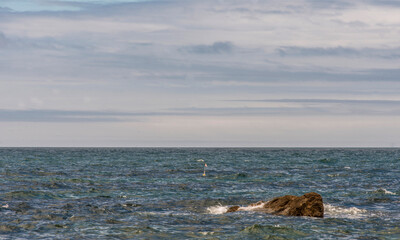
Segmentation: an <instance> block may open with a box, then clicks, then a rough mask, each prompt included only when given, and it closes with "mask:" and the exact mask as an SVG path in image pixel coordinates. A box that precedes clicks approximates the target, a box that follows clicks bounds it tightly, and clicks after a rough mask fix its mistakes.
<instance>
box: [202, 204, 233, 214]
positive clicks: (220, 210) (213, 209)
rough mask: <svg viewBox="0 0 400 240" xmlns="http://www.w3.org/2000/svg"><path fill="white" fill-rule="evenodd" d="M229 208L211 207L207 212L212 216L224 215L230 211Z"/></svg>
mask: <svg viewBox="0 0 400 240" xmlns="http://www.w3.org/2000/svg"><path fill="white" fill-rule="evenodd" d="M228 209H229V207H228V206H222V205H218V206H211V207H208V208H207V212H208V213H210V214H224V213H226V212H227V211H228Z"/></svg>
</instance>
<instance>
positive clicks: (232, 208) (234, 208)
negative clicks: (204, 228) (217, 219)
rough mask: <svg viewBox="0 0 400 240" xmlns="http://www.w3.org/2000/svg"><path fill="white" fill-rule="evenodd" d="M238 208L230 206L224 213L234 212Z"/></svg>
mask: <svg viewBox="0 0 400 240" xmlns="http://www.w3.org/2000/svg"><path fill="white" fill-rule="evenodd" d="M239 208H240V207H239V206H232V207H230V208H228V211H226V212H227V213H230V212H236V211H237V210H238V209H239Z"/></svg>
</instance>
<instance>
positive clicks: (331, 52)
mask: <svg viewBox="0 0 400 240" xmlns="http://www.w3.org/2000/svg"><path fill="white" fill-rule="evenodd" d="M275 51H276V52H277V53H278V54H279V55H280V56H282V57H286V56H287V57H290V56H292V57H321V56H322V57H368V58H386V59H396V58H400V48H360V49H356V48H350V47H342V46H338V47H328V48H324V47H296V46H287V47H280V48H277V49H276V50H275Z"/></svg>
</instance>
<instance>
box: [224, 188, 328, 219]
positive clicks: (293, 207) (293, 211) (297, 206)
mask: <svg viewBox="0 0 400 240" xmlns="http://www.w3.org/2000/svg"><path fill="white" fill-rule="evenodd" d="M257 206H258V207H257ZM250 207H252V210H253V211H260V212H266V213H271V214H275V215H284V216H307V217H320V218H322V217H324V204H323V201H322V197H321V195H319V194H318V193H315V192H311V193H306V194H304V195H303V196H300V197H298V196H293V195H286V196H283V197H277V198H274V199H272V200H271V201H268V202H263V201H260V202H257V203H253V204H251V205H250ZM236 211H241V209H240V207H239V206H233V207H230V208H229V209H228V211H227V212H236Z"/></svg>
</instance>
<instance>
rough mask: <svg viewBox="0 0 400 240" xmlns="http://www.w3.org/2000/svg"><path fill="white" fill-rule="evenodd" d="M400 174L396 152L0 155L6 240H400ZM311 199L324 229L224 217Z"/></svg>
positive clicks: (275, 219)
mask: <svg viewBox="0 0 400 240" xmlns="http://www.w3.org/2000/svg"><path fill="white" fill-rule="evenodd" d="M200 159H204V161H205V162H206V163H207V165H208V167H207V169H206V176H205V177H204V176H202V175H203V166H204V162H202V161H201V160H200ZM399 167H400V149H261V148H258V149H240V148H237V149H204V148H198V149H196V148H193V149H189V148H184V149H177V148H169V149H160V148H158V149H157V148H81V149H79V148H77V149H74V148H65V149H62V148H40V149H34V148H2V149H0V239H68V238H69V239H191V238H198V239H297V238H304V239H321V238H324V239H338V238H343V239H357V238H360V239H376V238H382V239H400V184H399V183H400V170H399V169H400V168H399ZM310 191H315V192H318V193H320V194H321V195H322V197H323V199H324V203H325V218H323V219H317V218H307V217H283V216H273V215H267V214H263V213H257V212H251V211H248V212H245V211H243V212H235V213H228V214H224V212H225V211H226V208H227V207H228V206H232V205H241V206H246V205H248V204H250V203H254V202H257V201H259V200H268V199H271V198H273V197H276V196H282V195H286V194H292V195H302V194H304V193H306V192H310Z"/></svg>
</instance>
